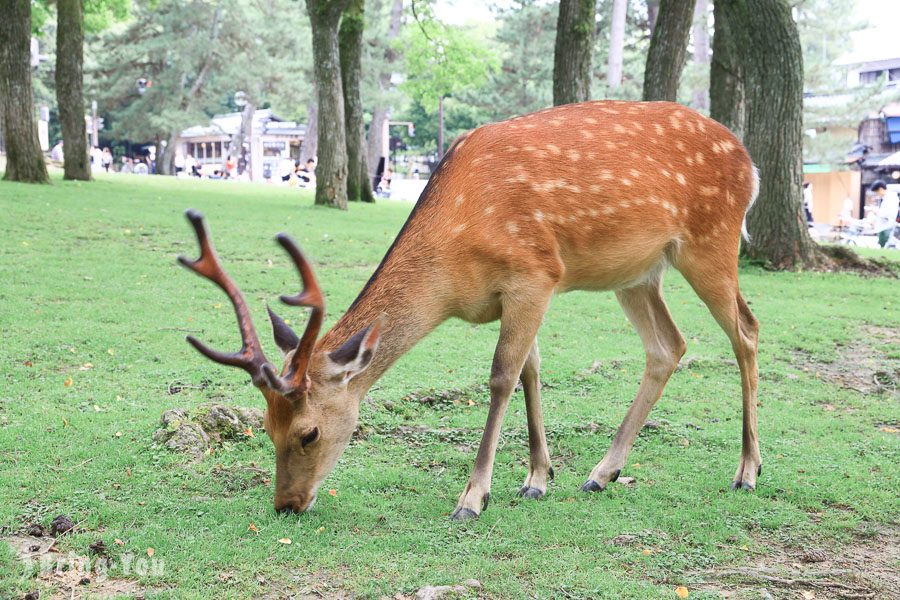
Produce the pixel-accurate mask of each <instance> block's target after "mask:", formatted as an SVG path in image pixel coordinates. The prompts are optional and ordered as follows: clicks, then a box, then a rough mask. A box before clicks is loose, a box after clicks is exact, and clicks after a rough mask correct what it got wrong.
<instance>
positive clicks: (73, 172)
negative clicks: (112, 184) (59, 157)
mask: <svg viewBox="0 0 900 600" xmlns="http://www.w3.org/2000/svg"><path fill="white" fill-rule="evenodd" d="M83 2H84V0H58V2H57V3H56V10H57V25H56V103H57V105H58V108H59V121H60V124H61V125H62V138H63V143H64V144H65V146H64V147H65V152H64V154H63V156H64V161H63V170H64V173H65V174H64V178H65V179H79V180H82V181H89V180H90V179H91V167H90V164H89V162H88V142H87V131H86V129H85V126H84V91H83V88H84V76H83V73H82V67H83V65H84V3H83Z"/></svg>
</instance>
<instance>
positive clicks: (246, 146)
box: [194, 100, 256, 181]
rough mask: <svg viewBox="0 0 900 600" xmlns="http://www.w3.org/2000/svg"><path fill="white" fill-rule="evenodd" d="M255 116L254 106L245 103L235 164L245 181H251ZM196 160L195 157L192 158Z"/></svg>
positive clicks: (248, 102)
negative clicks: (245, 174) (245, 175)
mask: <svg viewBox="0 0 900 600" xmlns="http://www.w3.org/2000/svg"><path fill="white" fill-rule="evenodd" d="M255 114H256V105H255V104H254V103H253V102H250V101H249V100H248V101H247V104H245V105H244V107H243V108H242V109H241V132H240V136H241V139H240V145H239V146H238V155H237V162H238V165H242V169H243V170H241V169H239V170H238V175H243V174H244V172H246V173H247V179H248V180H249V181H253V176H254V173H253V116H254V115H255ZM194 158H196V157H194Z"/></svg>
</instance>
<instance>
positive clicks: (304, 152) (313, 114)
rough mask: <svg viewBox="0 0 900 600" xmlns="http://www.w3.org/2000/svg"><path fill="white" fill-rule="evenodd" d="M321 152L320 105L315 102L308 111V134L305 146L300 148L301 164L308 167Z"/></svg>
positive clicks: (312, 102) (305, 137) (311, 103)
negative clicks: (310, 161) (309, 162)
mask: <svg viewBox="0 0 900 600" xmlns="http://www.w3.org/2000/svg"><path fill="white" fill-rule="evenodd" d="M318 150H319V105H318V104H316V101H315V100H313V101H311V102H310V103H309V107H308V108H307V109H306V133H305V134H304V135H303V145H302V146H300V164H301V165H306V163H307V162H308V161H309V159H311V158H312V159H315V158H316V152H318Z"/></svg>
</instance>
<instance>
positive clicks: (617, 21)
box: [606, 0, 628, 91]
mask: <svg viewBox="0 0 900 600" xmlns="http://www.w3.org/2000/svg"><path fill="white" fill-rule="evenodd" d="M627 16H628V0H613V11H612V22H611V23H610V24H609V28H610V31H609V63H608V65H607V71H606V87H607V90H609V91H612V90H615V89H617V88H618V87H619V86H620V85H622V55H623V53H624V52H625V18H626V17H627Z"/></svg>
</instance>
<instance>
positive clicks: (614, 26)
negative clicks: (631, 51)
mask: <svg viewBox="0 0 900 600" xmlns="http://www.w3.org/2000/svg"><path fill="white" fill-rule="evenodd" d="M627 16H628V0H613V10H612V22H611V23H610V24H609V61H608V63H607V68H606V88H607V90H609V91H612V90H615V89H617V88H618V87H619V86H620V85H622V55H623V54H624V52H625V18H626V17H627ZM654 22H655V18H654Z"/></svg>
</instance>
